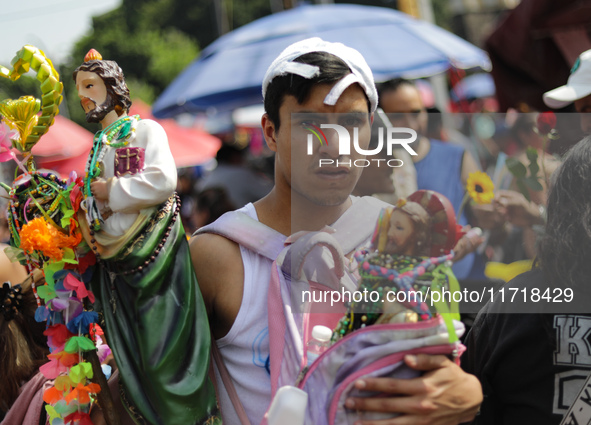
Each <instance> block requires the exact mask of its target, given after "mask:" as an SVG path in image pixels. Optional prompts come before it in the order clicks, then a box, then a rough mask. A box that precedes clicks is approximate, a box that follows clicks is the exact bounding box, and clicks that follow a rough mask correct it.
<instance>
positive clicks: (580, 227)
mask: <svg viewBox="0 0 591 425" xmlns="http://www.w3.org/2000/svg"><path fill="white" fill-rule="evenodd" d="M590 183H591V138H590V137H587V138H585V139H583V140H582V141H580V142H579V143H578V144H577V145H576V146H575V147H574V148H573V149H572V150H571V151H570V152H569V153H568V155H567V157H566V158H565V160H564V163H563V164H562V166H561V167H560V168H559V169H558V171H557V173H556V176H555V180H554V182H553V186H552V187H551V189H550V194H549V198H548V223H547V225H546V231H545V233H544V236H543V237H542V241H541V244H540V248H539V252H538V263H537V264H536V267H534V268H533V269H532V270H531V271H528V272H526V273H523V274H521V275H519V276H518V277H516V278H515V279H513V280H512V281H511V282H509V283H508V284H507V285H506V286H505V287H504V289H505V294H508V293H517V292H519V293H520V294H525V293H528V294H530V293H532V291H533V293H535V291H539V294H541V295H544V293H546V294H552V296H551V297H550V298H549V299H548V298H540V299H539V300H538V302H537V303H536V302H531V301H532V299H531V298H529V297H527V298H526V299H525V301H524V298H523V297H521V298H520V299H517V298H516V299H515V300H514V301H515V302H511V303H508V302H498V301H500V300H499V299H497V300H496V301H497V302H492V303H488V304H487V305H486V307H485V308H484V309H483V310H482V311H481V312H480V313H479V315H478V317H477V318H476V321H475V323H474V326H473V328H472V330H471V331H470V333H469V334H468V336H467V339H466V345H467V347H468V349H467V351H466V353H464V356H463V357H462V367H463V368H464V369H465V370H466V371H468V372H470V373H473V374H475V375H476V376H477V377H478V378H479V379H480V381H481V383H482V387H483V392H484V402H483V403H482V406H481V412H480V414H479V415H478V416H477V417H476V419H475V421H474V422H473V423H474V424H478V425H481V424H491V425H493V424H494V425H509V424H542V425H553V424H556V425H558V424H559V423H564V424H566V423H577V422H576V421H575V420H565V418H563V417H564V415H565V413H566V412H567V411H568V409H569V407H570V406H572V404H573V402H574V400H575V398H576V397H577V394H579V391H580V390H581V389H582V388H583V385H584V384H588V382H586V380H587V379H588V377H589V366H590V364H589V360H588V359H589V358H590V356H591V349H590V347H589V341H588V337H589V334H590V332H591V318H590V317H589V308H588V307H589V297H590V296H591V294H590V288H589V283H588V282H589V275H590V274H591V262H590V261H589V258H590V257H591V184H590ZM567 290H570V291H572V292H571V294H572V295H573V296H572V297H571V298H570V302H569V301H568V298H563V297H556V295H557V294H558V293H559V292H560V293H561V294H563V295H564V294H566V293H568V292H565V291H567ZM516 291H517V292H516ZM559 299H560V300H561V303H558V300H559ZM533 300H535V298H533ZM505 301H507V298H505ZM546 302H547V303H546ZM550 309H552V310H550ZM584 399H585V393H583V400H584ZM576 414H579V415H581V416H579V420H581V421H580V422H578V423H587V419H586V418H585V412H584V411H582V412H576ZM571 419H572V418H571ZM582 419H584V422H583V420H582ZM561 420H563V421H562V422H561Z"/></svg>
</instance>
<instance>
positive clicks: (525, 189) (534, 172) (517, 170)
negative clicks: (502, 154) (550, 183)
mask: <svg viewBox="0 0 591 425" xmlns="http://www.w3.org/2000/svg"><path fill="white" fill-rule="evenodd" d="M525 154H526V155H527V159H528V161H529V164H527V167H526V166H525V164H523V163H522V162H521V161H520V160H518V159H517V158H508V159H507V160H506V162H505V164H506V166H507V169H508V170H509V172H510V173H511V174H512V175H513V177H514V178H515V184H516V185H517V188H518V189H519V192H521V194H522V195H523V196H525V199H527V200H528V201H531V197H530V195H529V191H530V190H533V191H536V192H539V191H542V190H544V187H543V186H542V184H541V183H540V180H541V179H542V177H541V176H538V173H539V172H540V166H539V165H538V151H537V150H536V149H534V148H532V147H529V148H527V150H526V151H525ZM528 169H529V175H528V173H527V171H528Z"/></svg>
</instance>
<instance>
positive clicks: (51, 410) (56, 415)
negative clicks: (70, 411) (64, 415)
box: [45, 404, 61, 423]
mask: <svg viewBox="0 0 591 425" xmlns="http://www.w3.org/2000/svg"><path fill="white" fill-rule="evenodd" d="M45 411H46V412H47V415H48V416H49V422H50V423H53V420H54V419H56V418H61V415H60V414H59V413H58V412H57V410H55V407H53V406H52V405H51V404H46V405H45Z"/></svg>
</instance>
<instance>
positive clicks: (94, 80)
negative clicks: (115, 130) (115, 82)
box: [76, 71, 115, 123]
mask: <svg viewBox="0 0 591 425" xmlns="http://www.w3.org/2000/svg"><path fill="white" fill-rule="evenodd" d="M76 89H77V90H78V97H80V104H81V105H82V109H84V112H86V121H88V122H92V123H99V122H101V121H102V120H103V119H104V118H105V117H106V116H107V114H108V113H109V112H111V111H112V110H113V108H114V107H115V101H114V99H113V96H111V95H110V93H109V91H108V90H107V87H106V85H105V82H104V81H103V79H102V78H101V77H100V76H99V75H97V74H95V73H94V72H88V71H80V72H79V73H78V75H77V76H76Z"/></svg>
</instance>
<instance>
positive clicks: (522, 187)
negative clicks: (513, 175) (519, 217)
mask: <svg viewBox="0 0 591 425" xmlns="http://www.w3.org/2000/svg"><path fill="white" fill-rule="evenodd" d="M515 183H516V184H517V188H518V189H519V192H521V194H522V195H523V196H525V199H527V200H528V201H531V197H530V196H529V190H528V189H527V186H526V185H525V183H524V182H523V180H522V179H521V180H517V181H516V182H515Z"/></svg>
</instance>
